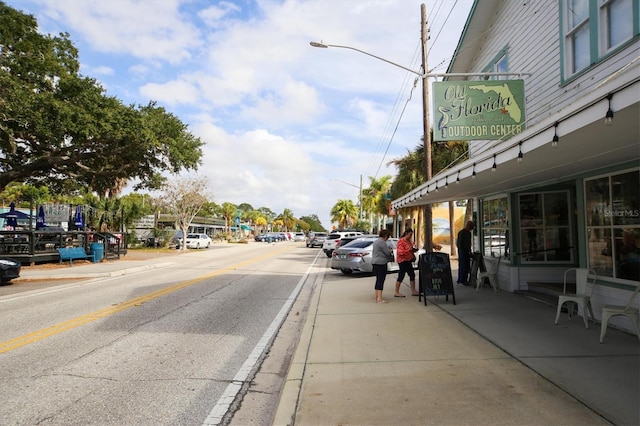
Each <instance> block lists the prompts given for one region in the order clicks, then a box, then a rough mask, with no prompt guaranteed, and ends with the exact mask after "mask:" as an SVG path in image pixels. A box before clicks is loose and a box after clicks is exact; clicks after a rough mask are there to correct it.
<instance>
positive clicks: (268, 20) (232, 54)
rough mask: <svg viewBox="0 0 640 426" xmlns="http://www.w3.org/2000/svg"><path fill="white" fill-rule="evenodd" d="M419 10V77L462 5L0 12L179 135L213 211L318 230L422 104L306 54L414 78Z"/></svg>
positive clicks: (417, 97)
mask: <svg viewBox="0 0 640 426" xmlns="http://www.w3.org/2000/svg"><path fill="white" fill-rule="evenodd" d="M421 3H426V4H427V13H428V14H429V15H430V16H429V24H430V28H431V30H432V32H431V35H432V37H434V34H439V35H438V37H437V44H436V45H434V46H432V47H431V48H430V50H429V64H430V66H431V67H433V66H435V65H436V64H439V63H442V62H443V61H445V62H444V63H445V64H446V63H447V62H446V59H447V58H448V57H450V56H451V54H452V53H453V49H454V47H455V46H456V44H457V41H458V37H459V34H460V30H461V29H462V26H463V24H464V21H465V20H466V12H467V11H468V10H469V8H470V6H471V5H472V3H473V1H472V0H460V1H458V2H436V1H435V0H387V1H379V0H350V1H343V0H323V1H302V0H288V1H284V2H281V1H261V0H260V1H249V2H231V1H220V2H217V3H212V2H209V1H208V0H163V1H145V0H116V1H77V0H55V1H51V0H8V4H10V5H13V6H14V7H16V8H18V9H22V10H25V11H26V12H28V13H32V14H34V15H35V16H36V19H38V22H39V24H40V27H41V29H42V30H43V31H47V32H52V33H58V32H61V31H66V32H69V33H70V34H71V38H72V40H73V41H74V44H76V46H77V47H78V48H79V49H80V58H81V61H82V64H83V70H86V73H87V74H88V75H89V76H94V77H98V76H99V77H100V80H101V81H102V82H104V85H105V87H107V88H108V90H109V93H110V94H112V95H115V96H118V97H119V98H121V99H123V100H124V101H125V102H126V103H137V104H146V103H148V102H149V100H156V101H158V102H159V104H160V105H162V106H165V107H166V108H167V109H168V110H169V111H171V112H173V113H174V114H176V115H177V116H179V117H180V118H181V119H182V120H183V121H184V122H186V123H187V124H189V129H190V131H192V132H193V133H194V134H195V135H197V136H198V137H200V138H201V139H202V140H203V141H204V142H206V146H205V148H204V157H203V165H202V167H201V169H200V172H199V173H203V174H206V175H207V176H209V177H210V178H211V182H212V184H213V186H214V188H212V192H213V193H214V197H215V199H214V201H216V202H218V203H222V202H225V201H229V202H233V203H237V204H239V203H243V202H247V203H249V204H251V205H253V206H254V207H262V206H265V207H269V208H271V209H272V210H274V211H276V212H278V213H279V212H282V210H283V209H284V208H289V209H291V210H292V211H293V212H294V214H295V215H297V216H302V215H308V214H317V215H318V216H319V217H320V218H321V220H322V223H323V225H324V226H325V227H327V228H329V227H330V226H331V224H330V221H329V211H330V209H331V207H332V206H333V204H335V202H336V200H337V199H341V198H350V199H352V200H354V201H356V200H357V195H358V189H357V188H354V187H353V186H352V185H356V186H358V185H359V180H360V176H361V175H362V176H363V182H364V185H365V187H366V186H367V184H368V182H369V179H368V177H369V176H374V175H376V176H378V177H380V176H383V175H386V174H394V173H395V171H394V170H393V169H392V168H390V167H389V166H387V163H388V161H389V160H391V159H392V158H396V157H398V156H401V155H405V154H406V152H407V149H413V148H414V147H415V146H416V145H418V144H419V143H420V137H421V136H422V103H421V92H420V88H419V85H418V87H417V88H415V89H413V92H412V86H413V83H414V79H415V77H416V76H415V75H414V74H411V73H408V72H406V71H404V70H402V69H401V68H399V67H396V66H393V65H391V64H389V63H385V62H384V61H381V60H379V59H376V58H373V57H371V56H367V55H365V54H362V53H361V52H356V51H354V50H352V49H342V48H328V49H319V48H313V47H311V46H309V42H310V41H312V40H314V41H324V42H326V43H332V44H337V45H345V46H350V47H353V48H356V49H360V50H362V51H365V52H370V53H371V54H374V55H376V56H378V57H380V58H385V59H387V60H390V61H392V62H395V63H397V64H401V65H402V66H406V67H408V68H410V69H413V70H419V69H420V63H419V58H420V4H421ZM454 4H455V5H457V6H456V9H454V13H453V14H452V18H451V19H450V20H449V21H448V22H447V25H446V26H445V27H444V28H442V26H443V24H444V19H445V17H446V16H447V15H448V12H449V9H450V8H451V7H452V6H453V5H454ZM436 5H439V8H436ZM456 11H459V12H456ZM441 29H442V31H440V30H441ZM434 38H435V37H434ZM432 41H433V40H432ZM409 98H411V99H410V100H409V101H407V100H408V99H409ZM403 111H404V112H403ZM402 114H403V115H402ZM336 179H337V180H336ZM340 181H342V182H340ZM343 182H348V183H350V184H344V183H343Z"/></svg>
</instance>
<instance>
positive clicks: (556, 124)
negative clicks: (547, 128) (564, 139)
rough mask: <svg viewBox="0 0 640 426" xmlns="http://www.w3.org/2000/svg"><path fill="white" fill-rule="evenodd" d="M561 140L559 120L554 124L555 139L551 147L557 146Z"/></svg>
mask: <svg viewBox="0 0 640 426" xmlns="http://www.w3.org/2000/svg"><path fill="white" fill-rule="evenodd" d="M559 140H560V138H558V122H557V121H556V123H555V124H554V125H553V139H552V140H551V147H552V148H557V147H558V141H559Z"/></svg>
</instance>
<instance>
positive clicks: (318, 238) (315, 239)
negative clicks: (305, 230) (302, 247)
mask: <svg viewBox="0 0 640 426" xmlns="http://www.w3.org/2000/svg"><path fill="white" fill-rule="evenodd" d="M326 238H327V233H326V232H309V235H307V241H306V243H307V247H322V244H323V243H324V240H325V239H326Z"/></svg>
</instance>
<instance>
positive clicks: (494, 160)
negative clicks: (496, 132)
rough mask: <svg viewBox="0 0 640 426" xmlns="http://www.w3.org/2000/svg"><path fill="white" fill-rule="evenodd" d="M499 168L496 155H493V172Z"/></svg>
mask: <svg viewBox="0 0 640 426" xmlns="http://www.w3.org/2000/svg"><path fill="white" fill-rule="evenodd" d="M497 168H498V165H497V164H496V154H493V166H491V171H492V172H495V171H496V169H497Z"/></svg>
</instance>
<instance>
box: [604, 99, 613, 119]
mask: <svg viewBox="0 0 640 426" xmlns="http://www.w3.org/2000/svg"><path fill="white" fill-rule="evenodd" d="M611 98H613V94H611V93H609V94H608V95H607V100H608V101H609V109H608V110H607V114H606V115H605V116H604V124H605V125H607V126H613V110H612V109H611Z"/></svg>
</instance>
